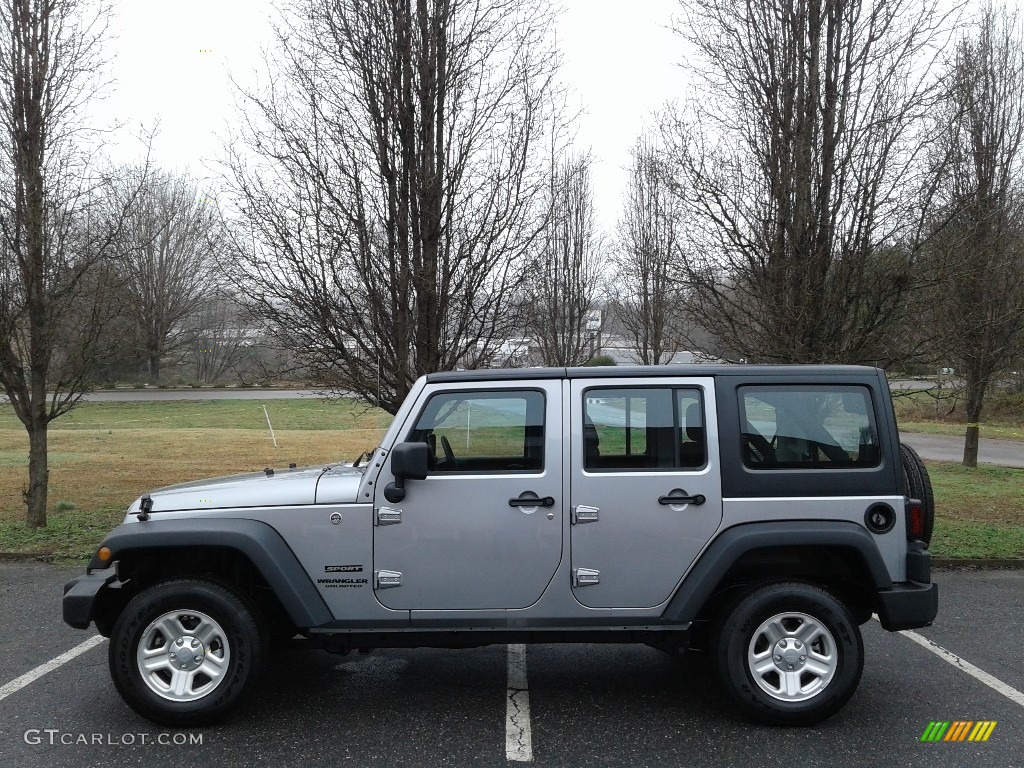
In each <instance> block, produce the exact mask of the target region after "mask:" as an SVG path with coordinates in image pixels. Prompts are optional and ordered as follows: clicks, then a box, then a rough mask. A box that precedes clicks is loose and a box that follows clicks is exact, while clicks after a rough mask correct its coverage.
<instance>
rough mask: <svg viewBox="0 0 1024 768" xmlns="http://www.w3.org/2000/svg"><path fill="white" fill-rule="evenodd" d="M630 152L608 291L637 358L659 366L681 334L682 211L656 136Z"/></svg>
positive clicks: (640, 141) (683, 326)
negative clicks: (672, 187)
mask: <svg viewBox="0 0 1024 768" xmlns="http://www.w3.org/2000/svg"><path fill="white" fill-rule="evenodd" d="M632 154H633V165H632V168H631V169H630V179H629V186H628V187H627V188H626V194H625V204H624V208H623V211H622V215H621V218H620V219H619V223H618V242H617V247H616V253H615V257H614V272H613V275H612V281H611V284H610V286H609V293H610V295H611V297H612V302H613V305H614V308H615V313H616V315H617V317H618V319H619V321H620V323H621V324H622V326H623V328H624V329H625V331H626V334H627V335H628V337H629V339H630V341H631V345H632V348H633V350H634V352H635V354H636V356H637V359H638V360H639V361H640V362H641V363H643V364H644V365H659V364H662V363H667V362H668V361H669V360H671V359H672V356H673V355H674V354H675V353H676V352H678V351H679V349H680V347H681V345H682V342H683V338H684V337H685V330H686V321H685V311H686V307H685V305H684V302H683V298H684V293H683V283H684V280H685V276H684V270H685V261H684V257H683V251H684V248H685V244H684V241H683V209H682V205H681V203H680V201H679V199H678V198H677V197H676V196H675V195H674V194H673V193H672V189H671V178H670V170H669V167H668V164H667V163H666V161H665V159H664V158H663V157H661V155H660V153H659V150H658V147H657V144H656V143H655V141H654V139H653V138H651V137H641V138H640V139H638V140H637V142H636V145H635V146H634V148H633V152H632Z"/></svg>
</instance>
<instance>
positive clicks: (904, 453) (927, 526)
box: [900, 443, 935, 544]
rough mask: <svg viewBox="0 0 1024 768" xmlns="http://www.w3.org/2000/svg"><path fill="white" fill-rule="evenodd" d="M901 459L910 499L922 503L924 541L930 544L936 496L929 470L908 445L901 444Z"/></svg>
mask: <svg viewBox="0 0 1024 768" xmlns="http://www.w3.org/2000/svg"><path fill="white" fill-rule="evenodd" d="M900 459H901V460H902V462H903V476H904V477H905V478H906V479H907V489H908V491H909V493H910V497H911V498H912V499H917V500H918V501H920V502H921V514H922V515H923V516H924V521H923V522H924V536H923V537H922V540H923V541H924V543H925V544H930V543H931V540H932V528H933V527H934V526H935V496H934V495H933V494H932V481H931V478H930V477H928V468H927V467H926V466H925V465H924V462H923V461H922V460H921V457H920V456H919V455H918V453H917V451H915V450H914V449H913V448H911V447H910V446H909V445H907V444H906V443H900Z"/></svg>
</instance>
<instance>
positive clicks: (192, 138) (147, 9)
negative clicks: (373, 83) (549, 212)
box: [97, 0, 681, 230]
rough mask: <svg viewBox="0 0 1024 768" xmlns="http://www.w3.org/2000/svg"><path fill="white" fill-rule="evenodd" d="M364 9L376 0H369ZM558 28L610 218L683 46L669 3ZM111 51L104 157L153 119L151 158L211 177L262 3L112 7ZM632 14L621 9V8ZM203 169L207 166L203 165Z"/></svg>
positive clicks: (264, 35)
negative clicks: (112, 136)
mask: <svg viewBox="0 0 1024 768" xmlns="http://www.w3.org/2000/svg"><path fill="white" fill-rule="evenodd" d="M371 1H372V0H371ZM562 5H563V6H564V8H565V13H564V15H563V16H562V20H561V24H560V26H559V31H558V43H559V48H560V49H561V50H562V53H563V56H564V69H563V80H564V81H565V83H566V84H567V85H568V86H569V87H570V88H571V89H572V90H573V92H574V94H575V101H576V104H577V106H578V107H579V108H580V109H582V110H583V111H582V115H581V117H580V121H579V126H578V133H577V140H576V143H577V146H578V147H579V148H580V149H584V150H585V149H588V148H589V149H591V151H592V152H593V155H594V160H595V165H594V172H593V173H594V184H595V198H596V203H597V206H598V215H599V217H600V221H601V223H602V225H603V226H604V227H605V228H606V229H608V230H610V229H611V227H612V226H613V225H614V223H615V220H616V217H617V216H618V207H619V204H620V192H621V189H622V187H623V185H624V183H625V179H626V174H625V171H624V168H625V167H626V166H627V165H628V163H629V148H630V147H631V145H632V144H633V141H634V140H635V138H636V136H637V134H638V133H639V132H640V131H641V130H642V128H643V127H644V126H645V125H649V124H650V122H651V117H650V116H651V113H652V112H653V111H654V110H656V109H658V108H660V106H661V105H662V104H663V103H664V102H665V101H666V100H667V99H669V98H673V97H675V96H678V95H679V94H680V90H681V86H680V78H681V72H680V70H679V68H678V67H676V66H675V64H676V63H677V62H678V61H679V59H680V55H681V54H680V44H679V41H678V40H677V39H675V38H674V36H673V35H672V34H671V33H670V32H669V31H668V30H667V26H668V25H669V23H670V20H671V16H672V14H673V13H674V12H675V10H676V7H677V4H676V0H632V1H631V2H629V3H628V4H626V3H623V2H622V0H563V2H562ZM114 7H115V13H116V16H115V19H114V28H113V30H112V31H113V33H114V34H115V36H116V39H115V40H114V41H113V42H112V49H113V51H114V53H115V59H114V63H113V73H112V74H113V76H114V78H115V80H116V84H115V85H114V86H113V87H112V88H111V89H110V92H109V94H110V95H109V97H108V98H107V99H106V101H105V103H104V104H103V105H102V106H101V107H99V108H98V109H97V114H98V115H99V116H100V117H101V119H103V120H105V121H113V120H115V119H116V120H119V121H121V122H122V123H124V124H125V128H126V129H131V130H126V131H123V132H122V133H121V134H120V135H121V138H120V140H119V142H118V145H117V147H116V148H115V149H114V151H113V152H112V154H113V156H114V158H115V159H116V160H118V161H131V160H135V159H137V158H138V157H139V153H140V151H141V150H140V147H139V145H138V144H137V143H135V142H134V141H132V140H131V139H130V138H129V137H130V135H132V134H137V133H138V128H139V126H140V125H146V126H150V125H152V124H153V123H154V121H156V120H157V119H159V121H160V133H159V136H158V138H157V140H156V143H155V146H154V159H155V160H156V162H157V163H158V164H159V165H161V166H163V167H165V168H168V169H171V170H179V171H188V172H190V173H192V174H194V175H196V176H205V175H208V171H207V170H206V168H205V167H204V165H203V161H204V160H209V159H210V158H213V157H216V156H217V155H218V152H219V148H220V144H219V141H218V136H223V135H224V133H225V126H226V124H227V123H228V122H229V121H231V120H232V117H233V115H234V114H235V113H234V107H233V105H234V102H233V97H232V91H231V87H230V82H229V72H230V73H232V74H233V75H234V76H235V77H236V78H237V79H240V80H242V81H246V80H248V79H249V78H250V77H251V73H252V71H253V69H254V68H255V67H257V66H258V63H259V51H260V48H261V47H263V46H266V45H267V44H268V43H269V42H270V27H269V23H268V21H267V19H268V16H269V15H270V14H271V13H272V8H271V4H270V1H269V0H176V2H173V3H162V2H153V0H116V2H115V6H114ZM627 7H628V12H624V10H625V9H626V8H627ZM207 165H208V164H207Z"/></svg>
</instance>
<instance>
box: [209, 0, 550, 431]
mask: <svg viewBox="0 0 1024 768" xmlns="http://www.w3.org/2000/svg"><path fill="white" fill-rule="evenodd" d="M552 25H553V16H552V12H551V10H550V8H549V6H548V4H547V0H530V1H529V2H526V3H523V2H519V0H417V2H415V3H414V2H412V0H382V1H380V2H370V3H368V2H362V1H361V0H338V1H337V2H328V1H327V0H313V2H294V3H291V4H290V5H289V6H288V8H287V10H286V12H285V14H284V16H283V20H282V22H281V25H280V29H279V30H278V35H277V46H276V51H277V53H276V57H275V58H273V59H272V60H271V61H269V62H268V64H269V67H268V68H269V69H270V70H271V75H270V82H269V84H268V86H267V87H266V88H265V89H264V90H262V91H259V92H254V93H249V94H246V95H245V98H244V102H245V107H246V115H247V117H246V124H245V130H244V135H243V137H242V138H243V141H242V142H240V143H237V144H236V145H235V150H236V151H235V152H234V153H233V154H232V156H231V159H230V161H229V170H228V177H229V178H228V182H229V186H230V187H231V201H232V208H233V209H234V210H233V213H234V212H237V217H238V219H239V220H240V221H241V222H244V226H243V227H236V228H235V232H236V233H237V235H238V236H237V237H236V239H235V249H236V251H237V253H238V254H239V255H240V264H241V268H240V270H238V272H237V283H238V284H239V285H242V286H244V287H245V289H246V292H247V294H248V295H250V296H251V297H252V301H253V305H254V309H255V310H256V311H257V313H258V314H259V315H261V316H262V317H264V318H265V319H266V320H267V322H268V325H269V326H270V329H271V330H272V331H273V332H274V333H275V334H276V335H277V337H278V338H279V339H280V340H281V341H282V342H283V344H284V345H286V346H287V347H288V348H289V349H291V350H293V351H294V352H295V354H296V355H298V356H300V358H301V360H302V362H303V363H304V364H305V365H306V366H307V368H308V370H310V371H311V372H313V373H314V374H315V375H317V376H318V377H319V378H320V379H321V380H322V382H323V383H325V384H327V385H331V386H334V387H336V388H337V389H339V390H343V391H352V392H355V393H357V394H358V395H359V396H360V397H362V398H363V399H364V400H366V401H367V402H369V403H371V404H374V405H379V406H381V407H383V408H386V409H388V410H391V411H394V410H396V409H397V408H398V406H399V405H400V404H401V402H402V401H403V399H404V398H405V395H406V393H407V392H408V389H409V387H410V386H411V385H412V382H413V381H414V380H415V379H416V377H417V376H419V375H421V374H423V373H427V372H430V371H436V370H443V369H448V368H454V367H456V366H460V365H461V366H466V367H474V366H476V365H478V364H479V363H480V362H481V361H484V360H487V359H489V358H490V357H491V356H492V354H493V352H494V348H495V347H496V346H497V345H498V344H499V343H500V341H501V340H502V339H504V338H507V337H508V335H509V333H510V332H511V331H512V330H513V329H514V328H516V326H517V323H518V321H519V318H518V317H517V316H516V313H515V312H514V307H513V306H511V305H510V304H509V302H508V297H509V296H510V295H513V294H514V293H515V292H516V291H517V290H518V289H519V288H520V286H521V285H522V283H523V280H524V279H525V269H524V260H523V259H522V258H521V257H522V256H523V255H524V254H525V253H527V251H528V250H529V248H530V247H531V244H532V242H533V240H534V238H535V237H536V235H537V232H538V231H539V229H540V227H541V225H542V223H543V212H542V211H540V210H538V206H537V204H536V201H537V199H538V198H539V196H540V195H539V193H540V192H541V190H542V189H543V181H544V177H543V168H542V165H541V164H540V163H539V162H538V160H539V157H540V156H541V155H540V146H539V139H540V138H541V137H543V136H544V135H545V131H546V130H547V129H548V128H549V126H550V124H551V122H552V121H553V119H554V118H555V115H554V113H553V102H554V96H555V95H556V93H555V91H556V88H555V85H554V80H553V77H554V73H555V70H556V68H557V59H556V57H555V54H554V51H553V47H552V38H553V26H552Z"/></svg>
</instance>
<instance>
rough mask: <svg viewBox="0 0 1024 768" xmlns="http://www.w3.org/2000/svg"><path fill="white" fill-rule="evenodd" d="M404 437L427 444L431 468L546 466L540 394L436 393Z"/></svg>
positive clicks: (475, 469)
mask: <svg viewBox="0 0 1024 768" xmlns="http://www.w3.org/2000/svg"><path fill="white" fill-rule="evenodd" d="M407 440H408V441H410V442H423V443H427V445H429V446H430V468H431V471H432V472H438V473H442V472H524V471H526V472H531V471H532V472H538V471H540V470H542V469H543V468H544V394H543V393H542V392H538V391H534V390H521V391H499V392H480V391H473V392H444V393H441V394H437V395H434V396H433V397H431V398H430V399H429V400H428V401H427V404H426V406H425V407H424V409H423V411H422V413H420V416H419V418H418V419H417V421H416V426H415V428H414V429H413V431H412V432H411V433H410V435H409V437H408V438H407Z"/></svg>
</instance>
